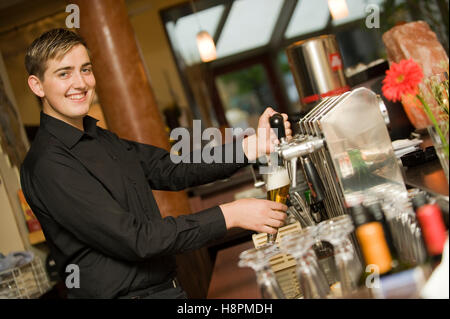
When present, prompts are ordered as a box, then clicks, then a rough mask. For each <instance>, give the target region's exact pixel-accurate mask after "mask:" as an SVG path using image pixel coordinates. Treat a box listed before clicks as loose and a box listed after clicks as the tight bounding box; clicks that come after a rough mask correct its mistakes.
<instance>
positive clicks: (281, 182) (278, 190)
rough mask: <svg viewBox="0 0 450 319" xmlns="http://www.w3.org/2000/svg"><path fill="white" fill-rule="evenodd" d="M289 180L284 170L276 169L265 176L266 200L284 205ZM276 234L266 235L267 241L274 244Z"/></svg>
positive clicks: (287, 193)
mask: <svg viewBox="0 0 450 319" xmlns="http://www.w3.org/2000/svg"><path fill="white" fill-rule="evenodd" d="M290 185H291V180H290V179H289V174H288V171H287V169H286V168H284V167H278V168H276V169H275V170H274V171H273V172H271V173H269V174H268V175H267V176H266V189H267V199H268V200H271V201H274V202H278V203H282V204H286V200H287V197H288V195H289V187H290ZM275 239H276V234H267V241H268V242H274V241H275Z"/></svg>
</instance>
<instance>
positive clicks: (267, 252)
mask: <svg viewBox="0 0 450 319" xmlns="http://www.w3.org/2000/svg"><path fill="white" fill-rule="evenodd" d="M279 253H280V250H279V248H278V246H277V245H274V244H272V243H268V244H265V245H263V246H261V247H259V248H251V249H247V250H245V251H243V252H242V253H241V254H240V255H239V263H238V266H239V267H250V268H252V269H253V270H254V271H255V273H256V282H257V284H258V287H259V290H260V292H261V296H262V298H263V299H285V298H286V297H285V295H284V293H283V291H282V290H281V288H280V286H279V284H278V282H277V279H276V277H275V274H274V272H273V271H272V268H271V267H270V259H271V258H272V257H274V256H276V255H278V254H279Z"/></svg>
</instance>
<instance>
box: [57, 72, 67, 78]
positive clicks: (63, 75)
mask: <svg viewBox="0 0 450 319" xmlns="http://www.w3.org/2000/svg"><path fill="white" fill-rule="evenodd" d="M68 75H69V73H67V72H61V73H58V76H59V77H60V78H66V77H68Z"/></svg>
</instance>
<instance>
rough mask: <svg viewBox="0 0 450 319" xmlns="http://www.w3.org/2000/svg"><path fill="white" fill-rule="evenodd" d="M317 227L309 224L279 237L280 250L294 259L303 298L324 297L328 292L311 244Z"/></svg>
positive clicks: (326, 283) (314, 241)
mask: <svg viewBox="0 0 450 319" xmlns="http://www.w3.org/2000/svg"><path fill="white" fill-rule="evenodd" d="M316 235H317V227H315V226H311V227H307V228H305V229H303V230H302V231H301V232H299V233H292V234H289V235H286V236H284V237H283V238H282V239H281V242H280V246H281V250H283V251H284V252H286V253H287V254H290V255H291V256H292V257H293V258H294V259H295V261H296V274H297V278H298V281H299V284H300V289H301V291H302V293H303V297H304V298H305V299H318V298H326V297H327V296H328V295H329V293H330V286H329V285H328V281H327V278H326V276H325V274H324V273H323V271H322V269H321V268H320V267H319V264H318V262H317V257H316V255H315V253H314V251H313V249H312V246H313V245H314V244H315V243H316V242H317V238H316Z"/></svg>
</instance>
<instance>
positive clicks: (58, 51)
mask: <svg viewBox="0 0 450 319" xmlns="http://www.w3.org/2000/svg"><path fill="white" fill-rule="evenodd" d="M78 44H82V45H84V47H85V48H86V50H88V48H87V45H86V42H85V41H84V39H83V38H82V37H81V36H79V35H78V34H76V33H75V32H73V31H70V30H67V29H63V28H60V29H53V30H50V31H47V32H45V33H43V34H42V35H41V36H40V37H39V38H37V39H35V40H34V41H33V43H31V45H30V46H29V47H28V49H27V52H26V54H25V68H26V70H27V72H28V74H29V75H35V76H37V77H38V78H39V79H41V80H43V79H44V73H45V70H46V69H47V61H48V60H50V59H60V58H62V57H63V56H64V55H65V54H66V53H67V52H69V50H70V49H72V48H73V47H74V46H76V45H78ZM88 52H89V50H88Z"/></svg>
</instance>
